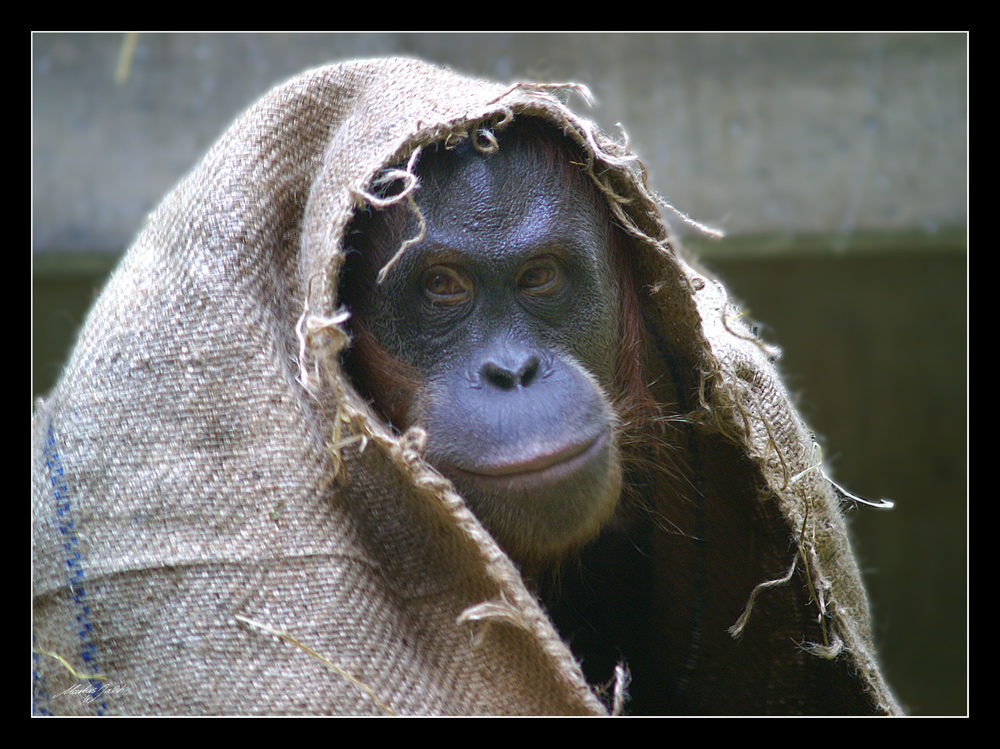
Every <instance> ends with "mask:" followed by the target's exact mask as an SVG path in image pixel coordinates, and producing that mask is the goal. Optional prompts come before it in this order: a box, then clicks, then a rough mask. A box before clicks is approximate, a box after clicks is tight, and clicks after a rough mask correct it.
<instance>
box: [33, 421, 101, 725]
mask: <svg viewBox="0 0 1000 749" xmlns="http://www.w3.org/2000/svg"><path fill="white" fill-rule="evenodd" d="M45 462H46V464H47V465H48V468H49V480H50V481H51V482H52V495H53V497H54V498H55V500H56V516H57V517H58V518H59V532H60V533H61V534H62V536H63V549H64V550H65V552H66V556H65V559H66V570H67V572H68V574H69V579H68V582H69V589H70V592H71V593H72V594H73V601H74V602H75V603H76V605H77V614H76V622H77V625H78V630H77V634H78V635H79V637H80V660H81V661H83V663H84V665H85V666H87V667H89V670H90V671H91V673H95V674H96V673H100V670H99V669H98V665H97V645H96V644H95V643H94V627H93V625H92V624H91V623H90V606H89V605H87V603H86V602H85V600H84V598H85V595H86V591H85V589H84V585H83V583H84V571H83V560H82V559H81V557H80V551H79V548H78V544H77V538H76V529H75V526H74V523H73V519H72V517H71V515H70V492H69V489H68V488H67V486H66V480H65V474H64V473H63V467H62V460H61V459H60V458H59V452H58V451H57V450H56V439H55V434H54V432H53V430H52V422H51V421H50V422H49V429H48V440H47V441H46V447H45ZM35 660H36V663H37V660H38V658H37V655H36V657H35ZM40 673H41V671H40V668H38V667H36V669H35V673H34V680H35V695H34V696H35V710H36V712H37V713H38V714H43V715H44V714H48V713H49V711H48V709H47V708H45V707H43V706H42V705H41V704H39V701H40V700H44V701H45V702H46V703H47V702H48V698H49V695H48V690H47V689H46V687H45V685H44V677H40ZM102 686H103V684H102V682H101V681H99V680H97V679H90V687H91V689H92V690H93V693H94V694H103V689H102ZM94 707H95V708H96V710H97V714H98V715H103V714H105V713H106V712H107V709H108V705H107V703H106V702H105V701H103V700H101V701H100V702H97V701H95V702H94Z"/></svg>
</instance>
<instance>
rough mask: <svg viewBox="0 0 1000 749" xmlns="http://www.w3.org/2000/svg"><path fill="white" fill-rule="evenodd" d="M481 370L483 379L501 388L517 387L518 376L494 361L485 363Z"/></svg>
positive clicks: (510, 388)
mask: <svg viewBox="0 0 1000 749" xmlns="http://www.w3.org/2000/svg"><path fill="white" fill-rule="evenodd" d="M481 371H482V375H483V379H484V380H486V381H487V382H488V383H490V384H491V385H493V386H494V387H496V388H499V389H500V390H513V389H514V388H515V387H517V376H516V375H515V374H514V373H513V372H511V371H510V370H508V369H504V368H503V367H501V366H498V365H496V364H494V363H493V362H487V363H486V364H484V365H483V368H482V370H481Z"/></svg>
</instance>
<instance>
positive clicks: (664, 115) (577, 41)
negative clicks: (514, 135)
mask: <svg viewBox="0 0 1000 749" xmlns="http://www.w3.org/2000/svg"><path fill="white" fill-rule="evenodd" d="M133 39H134V41H135V45H134V48H131V50H130V49H129V38H128V37H125V36H123V35H38V36H35V37H34V46H33V85H34V89H33V99H32V105H33V110H32V115H33V121H32V127H33V136H34V142H33V154H32V156H33V169H32V175H33V232H34V235H33V240H34V241H33V252H34V256H33V257H34V291H35V294H34V318H33V330H34V333H35V336H34V350H33V364H34V373H35V378H34V381H33V390H34V392H36V393H40V394H41V393H44V392H45V391H46V390H47V389H48V388H49V387H50V386H51V383H52V381H53V379H54V377H55V376H56V375H57V373H58V371H59V367H60V366H61V361H62V360H63V357H64V356H65V353H66V351H67V350H68V347H69V345H70V344H71V342H72V338H73V336H74V334H75V333H74V331H75V328H76V325H77V324H78V323H79V322H80V321H81V320H82V319H83V316H84V314H85V310H86V307H87V306H88V305H89V302H90V300H91V299H92V298H93V295H94V293H96V292H97V290H98V289H99V288H100V285H101V283H102V282H103V278H104V276H105V274H106V272H107V270H108V269H109V268H110V267H111V265H112V263H113V262H114V260H115V258H117V256H118V253H120V252H121V251H122V250H123V249H124V248H125V247H126V246H127V245H128V244H129V243H130V241H131V239H132V237H133V236H134V234H135V232H136V231H137V229H138V227H139V225H140V223H141V221H142V217H143V216H144V215H145V213H146V212H148V211H149V210H150V209H152V208H153V207H154V206H155V205H156V203H157V202H158V201H159V199H160V198H161V197H162V195H163V194H164V193H165V192H166V191H167V190H168V189H169V188H170V187H172V186H173V185H174V184H175V183H176V182H177V180H178V179H180V177H182V176H183V174H184V173H185V172H186V171H187V170H188V169H189V168H190V167H191V166H192V165H193V164H194V163H195V161H196V160H197V159H198V157H199V155H200V154H202V153H203V152H204V151H205V150H206V149H207V148H208V147H209V145H210V144H211V143H212V142H213V141H214V140H215V138H217V137H218V136H219V134H221V132H222V130H223V129H224V128H225V127H226V125H227V124H228V123H229V122H230V121H231V120H232V119H233V118H234V117H235V116H236V115H237V114H239V112H241V111H242V110H243V109H244V108H245V107H246V106H247V105H249V104H251V103H252V102H253V101H255V100H256V99H257V98H258V97H259V96H260V95H261V94H263V93H264V92H265V91H266V90H267V89H268V88H270V87H271V86H272V85H273V84H275V83H277V82H280V81H281V80H283V79H285V78H287V77H290V76H292V75H294V74H295V73H297V72H299V71H301V70H303V69H305V68H307V67H311V66H315V65H319V64H323V63H326V62H330V61H336V60H343V59H348V58H355V57H363V56H374V55H385V54H399V55H411V56H417V57H421V58H423V59H426V60H428V61H432V62H438V63H442V64H447V65H450V66H452V67H454V68H456V69H458V70H460V71H464V72H468V73H472V74H479V75H483V76H487V77H492V78H495V79H500V80H514V79H535V80H539V79H541V80H550V81H563V80H574V81H579V82H582V83H585V84H587V85H588V86H589V87H590V88H591V90H592V91H593V92H594V94H595V96H596V97H597V100H598V106H597V107H596V108H595V109H594V110H592V111H590V112H589V114H590V116H592V117H593V118H594V119H596V120H598V121H599V122H600V123H601V124H603V125H604V126H605V127H606V128H608V129H613V128H614V127H615V123H616V122H621V123H623V124H624V126H625V129H626V131H627V133H628V135H629V137H630V138H631V140H632V142H633V144H634V146H635V149H636V151H637V152H638V153H639V154H640V156H641V157H642V158H643V160H644V162H645V163H646V165H647V166H648V168H649V171H650V175H651V182H652V185H653V187H654V188H655V189H656V190H657V191H658V192H660V193H661V194H662V195H664V196H666V197H667V198H668V199H669V200H670V201H671V202H672V203H674V205H676V206H677V207H678V208H680V209H682V210H684V211H686V212H688V213H690V214H691V215H693V216H694V217H696V218H698V219H699V220H701V221H704V222H706V223H710V224H714V225H718V226H721V227H722V228H724V229H725V230H726V231H727V232H728V236H727V239H726V240H724V241H723V242H715V243H713V242H705V241H702V240H700V239H699V238H698V237H697V236H694V235H690V234H689V235H688V237H687V240H688V242H689V244H690V245H691V246H693V247H694V248H695V249H696V250H697V251H698V252H699V253H700V255H701V256H702V258H703V260H704V261H705V262H707V264H709V265H710V266H711V267H712V268H713V269H715V270H716V271H717V272H719V274H720V275H721V276H722V277H723V278H724V279H725V280H726V281H727V284H728V285H729V287H730V289H731V291H733V293H734V294H735V295H736V296H737V297H738V298H740V299H741V300H743V301H744V302H745V303H746V305H747V307H748V308H749V311H750V314H751V316H752V317H754V318H755V319H757V320H759V321H761V322H762V323H763V325H764V330H765V333H766V334H767V335H768V337H770V338H771V339H772V340H774V341H776V342H777V343H778V344H780V345H781V346H782V348H783V349H784V350H785V352H786V356H785V359H784V367H785V371H786V373H787V379H788V382H789V384H790V386H791V388H792V389H793V390H794V391H796V392H797V393H799V394H800V403H801V408H802V410H803V412H804V413H805V415H806V417H807V419H808V420H809V421H810V423H811V425H812V426H813V427H814V428H815V429H816V431H817V432H819V433H820V434H822V435H825V437H826V440H825V446H826V447H825V449H826V456H827V457H828V458H829V459H830V460H831V462H832V464H833V467H834V469H835V475H836V476H837V478H838V480H840V481H841V482H842V483H844V484H845V485H846V486H847V487H848V488H850V489H851V490H852V491H855V492H857V493H859V494H861V495H864V496H870V497H890V498H892V499H894V500H895V501H896V503H897V507H896V509H895V510H893V511H892V512H888V513H886V512H877V511H874V510H867V509H861V510H858V511H856V512H852V513H851V517H852V530H853V532H854V534H855V537H856V548H857V550H858V554H859V559H860V561H861V564H862V567H863V569H864V571H865V573H866V578H867V582H868V586H869V591H870V593H871V596H872V599H873V604H874V610H875V617H876V623H877V626H878V635H879V638H880V641H881V643H882V653H883V659H884V661H885V665H886V670H887V674H888V677H889V679H890V682H891V683H892V684H893V685H894V686H895V688H896V689H897V691H898V693H899V695H900V697H901V699H902V700H903V702H904V703H906V704H907V705H908V706H909V707H910V708H911V709H912V710H913V711H914V712H917V713H923V714H934V713H952V714H953V713H962V712H965V710H966V709H967V708H966V681H967V661H966V646H967V636H966V633H967V608H968V602H967V597H966V560H967V547H966V537H967V492H966V482H967V463H968V455H967V426H968V423H967V385H966V380H967V372H966V364H967V356H968V352H967V328H966V322H967V314H966V310H967V294H966V285H967V252H966V241H965V229H966V214H967V189H966V188H967V168H968V167H967V165H968V156H967V127H968V123H967V114H968V101H967V96H968V75H967V39H966V37H965V36H964V35H956V34H952V35H925V34H907V35H833V34H831V35H808V36H802V35H680V36H675V35H660V34H644V35H618V34H613V35H605V34H589V35H550V34H535V35H514V34H497V35H467V34H458V35H434V34H430V35H413V34H388V35H375V34H357V35H281V34H275V35H236V36H227V35H215V34H206V35H145V34H141V35H138V36H137V37H134V38H133ZM123 52H124V53H125V54H123ZM576 108H577V109H578V111H586V108H585V106H584V105H583V104H582V103H580V102H578V103H577V106H576Z"/></svg>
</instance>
